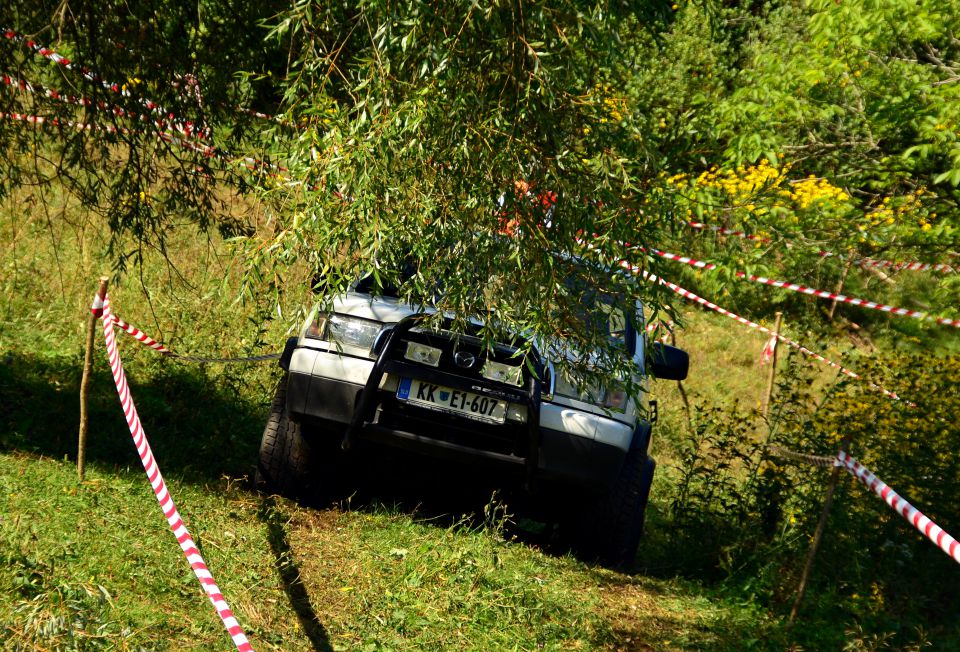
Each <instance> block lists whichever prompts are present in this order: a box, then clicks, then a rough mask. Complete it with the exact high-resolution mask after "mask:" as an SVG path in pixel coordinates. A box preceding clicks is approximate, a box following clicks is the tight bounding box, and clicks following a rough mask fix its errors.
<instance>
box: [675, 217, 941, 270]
mask: <svg viewBox="0 0 960 652" xmlns="http://www.w3.org/2000/svg"><path fill="white" fill-rule="evenodd" d="M686 225H687V226H689V227H690V228H692V229H697V230H698V231H703V230H709V231H715V232H716V233H720V234H722V235H732V236H734V237H735V238H744V239H746V240H753V241H755V242H773V241H772V240H771V239H770V238H766V237H763V236H759V235H753V234H750V233H745V232H743V231H737V230H735V229H728V228H725V227H722V226H718V225H716V224H704V223H703V222H692V221H688V222H686ZM786 246H787V247H788V248H790V247H793V245H792V244H791V243H789V242H788V243H786ZM817 255H819V256H821V257H823V258H829V257H832V256H836V255H837V254H835V253H833V252H831V251H824V250H822V249H821V250H819V251H817ZM854 263H855V264H856V265H859V266H861V267H881V268H884V269H891V270H893V271H896V272H899V271H909V272H926V271H932V272H942V273H944V274H952V273H956V272H958V271H960V268H958V267H954V266H953V265H948V264H946V263H919V262H911V261H896V260H877V259H875V258H861V259H859V260H855V261H854Z"/></svg>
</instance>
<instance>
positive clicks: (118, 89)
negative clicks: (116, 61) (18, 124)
mask: <svg viewBox="0 0 960 652" xmlns="http://www.w3.org/2000/svg"><path fill="white" fill-rule="evenodd" d="M0 32H2V34H3V35H4V36H5V37H6V38H8V39H9V40H11V41H14V42H17V43H21V44H23V45H25V46H26V47H27V48H29V49H31V50H33V51H34V52H36V53H37V54H39V55H40V56H42V57H44V58H46V59H48V60H50V61H53V62H54V63H56V64H59V65H61V66H63V67H64V68H66V69H67V70H72V71H74V72H78V73H80V74H81V75H82V76H83V77H84V78H85V79H87V80H88V81H91V82H94V83H97V84H100V85H101V86H102V87H103V88H105V89H107V90H108V91H110V92H112V93H117V94H119V95H121V96H122V97H128V98H131V99H134V100H135V101H136V102H138V103H139V104H140V105H141V106H143V107H145V108H146V109H147V110H148V111H151V112H153V113H157V114H159V115H162V116H164V118H165V119H167V120H169V121H170V122H171V123H174V124H176V125H177V130H178V131H185V132H187V133H189V134H191V135H198V136H203V131H204V130H203V129H198V128H197V126H196V125H195V124H194V123H192V122H191V121H190V120H180V119H177V118H176V117H175V116H174V114H173V113H171V112H169V111H167V110H166V109H164V108H163V107H162V106H160V105H159V104H157V103H156V102H154V101H153V100H150V99H146V98H137V97H135V96H134V95H133V93H131V92H130V91H129V90H127V89H125V88H124V87H123V85H121V84H117V83H116V82H111V81H108V80H106V79H104V78H103V77H101V76H100V75H99V74H98V73H96V72H94V71H93V70H90V69H89V68H87V67H86V66H81V65H78V64H76V63H74V62H73V61H71V60H70V59H68V58H67V57H64V56H63V55H61V54H58V53H57V52H55V51H53V50H51V49H50V48H48V47H44V46H42V45H40V44H39V43H36V42H34V41H33V40H31V39H28V38H27V37H26V36H24V35H23V34H19V33H18V32H16V31H14V30H12V29H0Z"/></svg>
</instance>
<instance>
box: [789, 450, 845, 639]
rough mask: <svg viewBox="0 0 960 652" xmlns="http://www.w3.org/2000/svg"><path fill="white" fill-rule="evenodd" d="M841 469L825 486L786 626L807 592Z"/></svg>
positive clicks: (794, 615) (793, 616) (793, 618)
mask: <svg viewBox="0 0 960 652" xmlns="http://www.w3.org/2000/svg"><path fill="white" fill-rule="evenodd" d="M849 445H850V437H849V436H847V437H845V438H844V439H843V441H842V442H841V443H840V450H841V451H846V450H847V446H849ZM842 470H843V469H841V468H840V467H839V466H835V467H833V472H832V473H831V474H830V484H829V485H828V486H827V496H826V498H825V499H824V501H823V511H821V512H820V520H819V521H817V529H816V531H815V532H814V533H813V541H812V542H810V551H809V552H808V553H807V561H806V563H805V564H804V566H803V573H802V574H801V575H800V586H799V587H797V597H796V599H795V600H794V601H793V607H791V609H790V618H789V619H788V620H787V626H788V627H791V626H793V623H794V622H795V621H796V620H797V612H798V611H799V610H800V602H801V601H803V595H804V594H805V593H806V592H807V581H808V580H809V579H810V571H812V570H813V560H814V559H815V558H816V556H817V550H819V548H820V541H821V540H822V539H823V532H824V530H826V529H827V518H828V517H829V516H830V508H831V507H832V506H833V494H834V493H835V492H836V490H837V483H838V482H839V481H840V473H841V472H842Z"/></svg>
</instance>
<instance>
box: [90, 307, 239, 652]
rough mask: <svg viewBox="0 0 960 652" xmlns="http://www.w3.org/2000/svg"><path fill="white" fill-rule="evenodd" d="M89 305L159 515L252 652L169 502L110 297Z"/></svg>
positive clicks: (229, 628) (233, 630)
mask: <svg viewBox="0 0 960 652" xmlns="http://www.w3.org/2000/svg"><path fill="white" fill-rule="evenodd" d="M91 309H92V310H93V311H94V313H96V312H98V311H101V316H102V317H103V336H104V339H105V341H106V344H107V356H108V357H109V360H110V371H111V372H112V373H113V380H114V382H115V383H116V386H117V394H119V395H120V403H121V405H122V406H123V414H124V416H125V417H126V419H127V426H129V428H130V434H131V435H132V436H133V443H134V445H135V446H136V447H137V453H138V454H139V456H140V461H141V462H142V463H143V469H144V471H145V472H146V474H147V478H149V480H150V486H151V487H153V492H154V494H156V497H157V501H158V502H159V503H160V509H162V510H163V515H164V516H165V517H166V519H167V523H168V524H169V525H170V529H171V530H172V531H173V535H174V536H175V537H176V538H177V543H179V544H180V549H181V550H183V554H184V556H185V557H186V558H187V562H188V563H189V564H190V568H192V569H193V573H194V575H196V576H197V579H198V580H199V581H200V585H201V586H202V587H203V590H204V592H205V593H206V594H207V597H208V598H209V599H210V602H211V603H212V604H213V606H214V608H215V609H216V610H217V615H218V616H220V620H221V621H222V622H223V626H224V627H225V628H226V630H227V632H228V633H229V634H230V638H231V639H232V640H233V643H234V645H235V646H236V648H237V650H238V652H253V646H251V645H250V642H249V641H248V640H247V637H246V635H245V634H244V633H243V629H242V628H241V627H240V623H238V622H237V619H236V618H235V617H234V615H233V612H232V611H231V610H230V606H229V605H228V604H227V602H226V600H224V599H223V594H222V593H221V591H220V588H219V587H218V586H217V584H216V582H215V581H214V579H213V575H212V574H211V573H210V569H208V568H207V564H206V562H204V560H203V557H202V556H201V555H200V551H199V550H198V549H197V545H196V544H195V543H194V541H193V537H191V536H190V532H189V531H188V530H187V527H186V526H185V525H184V523H183V519H182V518H181V517H180V513H179V512H178V511H177V506H176V504H175V503H174V502H173V497H172V496H171V495H170V492H169V491H168V490H167V486H166V483H164V481H163V475H161V473H160V467H159V466H157V461H156V459H155V458H154V456H153V451H152V450H151V448H150V443H149V442H148V441H147V436H146V433H144V431H143V426H142V425H141V423H140V416H139V415H138V414H137V407H136V405H134V403H133V397H131V396H130V388H129V386H128V385H127V377H126V374H125V373H124V371H123V365H122V364H121V362H120V354H119V352H118V351H117V340H116V336H115V334H114V331H113V327H114V324H115V323H116V322H115V320H114V319H113V315H112V314H111V313H110V298H109V297H104V299H103V300H102V301H100V300H99V297H98V299H97V300H95V301H94V305H93V307H92V308H91Z"/></svg>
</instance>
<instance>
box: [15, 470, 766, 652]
mask: <svg viewBox="0 0 960 652" xmlns="http://www.w3.org/2000/svg"><path fill="white" fill-rule="evenodd" d="M161 464H162V460H161ZM167 481H168V484H169V486H170V491H171V493H172V495H173V496H174V499H175V500H176V502H177V503H178V507H179V509H180V511H181V513H182V515H183V517H184V520H185V521H186V523H187V525H188V527H189V528H190V530H191V533H192V534H193V536H194V537H195V539H196V541H197V542H198V544H199V546H200V549H201V552H202V554H203V555H204V558H205V559H206V561H207V563H208V565H209V566H210V568H211V570H212V572H213V573H214V577H215V578H216V580H217V582H218V584H219V586H220V588H221V589H222V590H223V593H224V595H225V596H226V599H227V600H228V601H229V603H230V605H231V607H232V608H233V610H234V612H235V613H236V614H237V618H238V619H239V621H240V622H241V624H242V625H243V626H244V627H245V629H246V631H247V634H248V635H249V636H250V638H251V640H253V642H254V645H255V646H256V647H257V648H258V649H278V650H297V649H311V648H312V649H319V650H325V649H326V650H329V649H334V650H341V649H342V650H354V649H371V650H385V649H391V650H422V649H468V650H493V649H496V650H501V649H518V650H538V649H548V650H550V649H552V650H568V649H618V648H620V649H658V650H659V649H748V648H749V647H751V646H750V645H748V643H749V641H750V640H751V639H757V640H759V637H760V636H761V635H762V634H764V632H765V629H766V625H765V618H764V616H763V615H762V614H760V613H757V612H756V610H753V609H750V608H749V607H743V606H740V605H737V604H735V603H734V602H732V601H725V600H722V599H721V600H718V599H717V597H716V596H711V595H709V594H705V593H704V592H703V588H702V587H700V586H698V585H696V584H695V583H689V582H681V581H679V580H658V579H654V578H644V577H640V576H636V577H631V576H627V575H623V574H620V573H616V572H613V571H609V570H604V569H599V568H595V567H591V566H587V565H584V564H582V563H581V562H579V561H577V560H575V559H572V558H567V557H556V556H550V555H544V554H543V553H542V552H541V551H540V550H538V549H537V548H536V547H533V546H531V545H527V544H524V543H522V542H517V541H509V540H507V539H505V538H504V537H503V536H502V533H503V530H501V529H500V528H498V527H497V526H496V523H495V522H494V523H492V524H490V526H489V527H481V526H477V525H470V524H469V523H468V522H465V521H460V522H455V523H453V524H451V525H443V526H438V525H434V524H430V523H425V522H420V521H418V520H417V519H416V518H415V516H414V515H411V514H409V513H407V512H405V511H403V510H399V511H398V510H396V509H393V508H385V507H373V508H367V509H358V510H348V511H342V510H312V509H304V508H301V507H298V506H296V505H295V504H292V503H289V502H287V501H283V500H277V499H270V498H261V497H259V496H257V495H256V494H254V493H251V492H249V491H248V490H246V489H244V488H243V485H242V483H241V482H240V481H238V480H232V479H230V478H223V479H220V480H216V481H210V482H205V483H195V482H190V481H185V480H183V479H181V478H178V477H176V476H175V475H173V476H170V475H168V476H167ZM0 490H2V492H0V496H2V497H0V559H2V560H3V562H4V563H3V564H2V568H0V596H2V599H0V634H2V639H3V640H6V641H7V643H6V645H8V646H11V645H12V646H13V649H50V648H56V649H67V650H73V649H77V650H85V649H132V650H135V649H139V648H143V649H151V650H153V649H189V650H210V649H224V650H225V649H229V648H230V642H229V639H228V637H227V636H226V634H225V632H224V631H223V629H222V626H221V625H220V623H219V621H218V619H217V617H216V614H215V612H214V610H213V609H212V607H211V606H210V604H209V602H208V601H207V600H206V599H205V598H204V597H203V594H202V591H201V589H200V587H199V584H198V583H197V581H196V579H195V578H194V576H193V573H192V572H191V571H190V569H189V567H188V566H187V564H186V562H185V561H184V559H183V557H182V555H181V554H180V550H179V547H178V546H177V545H176V542H175V540H174V539H173V536H172V534H171V533H170V531H169V530H168V528H167V526H166V522H165V521H164V519H163V517H162V515H161V514H160V511H159V507H158V505H157V503H156V500H155V498H154V496H153V494H152V492H151V491H150V488H149V486H148V484H147V483H146V480H145V478H144V476H143V473H142V470H139V469H135V468H131V469H129V470H120V469H117V470H112V471H109V472H105V471H103V470H101V469H99V468H94V469H91V471H90V472H89V473H88V479H87V481H86V482H85V483H83V484H82V485H81V484H78V482H77V480H76V475H75V468H74V466H73V464H72V463H71V462H69V461H62V460H55V459H49V458H42V457H38V456H35V455H28V454H24V453H16V452H7V453H2V454H0ZM757 645H759V643H757ZM17 646H20V647H19V648H18V647H17ZM741 646H743V647H741Z"/></svg>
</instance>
